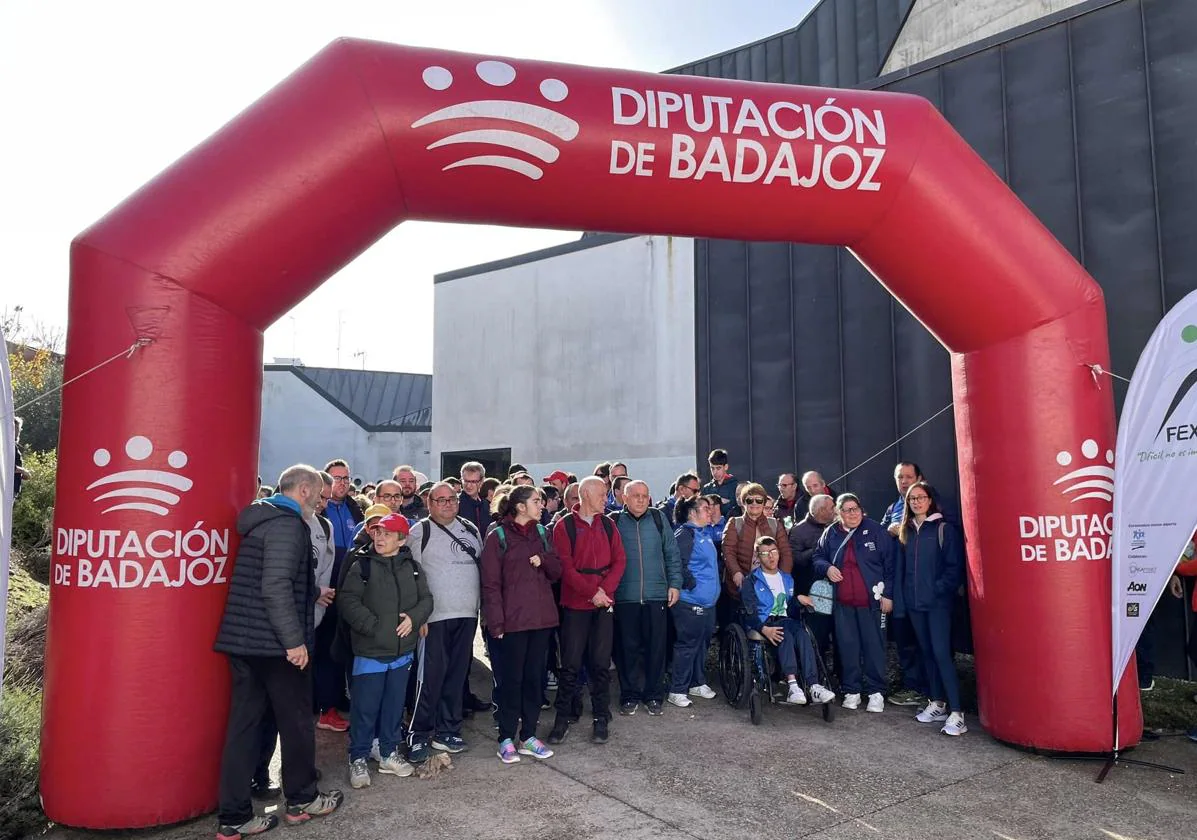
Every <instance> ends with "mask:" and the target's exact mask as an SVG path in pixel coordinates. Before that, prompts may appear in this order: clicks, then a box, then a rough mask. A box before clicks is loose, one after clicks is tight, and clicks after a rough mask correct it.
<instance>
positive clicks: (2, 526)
mask: <svg viewBox="0 0 1197 840" xmlns="http://www.w3.org/2000/svg"><path fill="white" fill-rule="evenodd" d="M0 347H3V349H4V352H3V353H0V596H3V602H4V603H5V604H7V603H8V554H9V552H10V551H11V550H12V502H13V486H14V484H15V482H16V477H17V470H16V466H17V465H16V455H17V450H16V443H17V441H16V431H17V430H16V428H15V425H14V423H13V410H12V376H11V375H10V374H9V371H8V344H7V343H6V342H5V340H4V333H3V332H0ZM7 613H8V610H2V611H0V683H3V682H4V639H5V638H6V637H7V634H8V628H7V627H6V626H5V618H6V616H7Z"/></svg>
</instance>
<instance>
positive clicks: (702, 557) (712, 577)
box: [674, 522, 719, 608]
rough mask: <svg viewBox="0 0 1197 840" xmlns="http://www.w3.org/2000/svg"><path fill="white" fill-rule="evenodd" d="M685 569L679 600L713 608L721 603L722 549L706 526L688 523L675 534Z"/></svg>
mask: <svg viewBox="0 0 1197 840" xmlns="http://www.w3.org/2000/svg"><path fill="white" fill-rule="evenodd" d="M674 538H675V539H676V540H677V548H678V555H679V556H680V558H681V565H682V586H681V594H680V595H679V596H678V600H680V601H685V602H686V603H687V604H693V605H694V606H696V607H704V608H707V607H713V606H715V602H716V601H717V600H719V549H718V547H717V546H716V545H715V541H714V540H712V539H711V535H710V533H709V532H708V531H707V529H706V527H705V526H699V525H695V524H694V523H692V522H687V523H686V524H685V525H683V526H682V527H680V528H678V529H677V531H676V532H675V533H674Z"/></svg>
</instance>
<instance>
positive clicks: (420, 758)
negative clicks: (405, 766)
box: [407, 741, 428, 764]
mask: <svg viewBox="0 0 1197 840" xmlns="http://www.w3.org/2000/svg"><path fill="white" fill-rule="evenodd" d="M407 760H408V761H410V762H411V763H412V764H423V763H424V762H425V761H427V760H428V743H427V742H426V741H414V742H413V743H412V745H411V747H410V748H409V749H408V751H407Z"/></svg>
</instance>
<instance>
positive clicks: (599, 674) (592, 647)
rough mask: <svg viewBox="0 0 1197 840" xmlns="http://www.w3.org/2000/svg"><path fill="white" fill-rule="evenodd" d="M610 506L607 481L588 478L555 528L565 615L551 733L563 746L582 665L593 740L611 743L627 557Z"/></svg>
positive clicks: (553, 741) (552, 738) (552, 737)
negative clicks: (616, 640) (574, 506)
mask: <svg viewBox="0 0 1197 840" xmlns="http://www.w3.org/2000/svg"><path fill="white" fill-rule="evenodd" d="M606 503H607V483H606V482H605V481H604V480H603V479H601V478H599V477H598V476H593V475H592V476H587V477H586V478H584V479H582V482H581V487H580V489H579V501H578V510H577V511H575V512H571V513H567V514H566V515H565V516H563V517H562V518H561V520H560V521H559V522H558V523H557V524H556V525H555V526H554V527H553V547H554V548H555V549H556V551H557V556H558V557H560V558H561V607H562V617H561V629H560V637H561V643H560V644H561V675H560V677H559V678H558V684H557V704H556V705H557V719H556V721H555V722H554V723H553V731H552V732H551V733H550V734H549V743H550V744H560V743H561V742H562V741H564V740H565V736H566V733H567V732H568V731H569V725H570V715H571V713H572V711H573V700H574V693H575V691H576V688H577V681H578V671H579V670H581V668H582V662H583V661H585V662H586V670H587V673H588V674H589V680H590V708H591V712H592V713H593V715H594V728H593V731H592V734H591V740H592V741H594V742H595V743H597V744H605V743H606V742H607V734H608V721H609V720H610V718H611V698H610V682H611V674H610V667H611V645H612V642H613V633H614V606H615V590H616V589H617V588H618V586H619V581H620V578H622V577H623V571H624V566H625V565H626V562H627V559H626V556H625V555H624V547H623V541H622V540H621V539H620V537H619V531H618V530H617V529H616V527H615V523H613V522H612V521H611V520H610V519H608V518H607V517H606V516H604V515H603V508H604V507H605V506H606Z"/></svg>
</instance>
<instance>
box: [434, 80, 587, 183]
mask: <svg viewBox="0 0 1197 840" xmlns="http://www.w3.org/2000/svg"><path fill="white" fill-rule="evenodd" d="M474 70H475V72H476V73H477V74H478V78H479V79H481V80H482V81H483V82H485V83H486V84H488V85H490V86H491V87H506V86H507V85H509V84H511V83H512V82H514V81H515V76H516V71H515V68H514V67H512V66H511V65H510V64H508V63H506V62H504V61H480V62H478V66H477V67H475V68H474ZM423 79H424V84H425V85H426V86H427V87H429V88H431V89H432V90H448V89H449V88H450V87H451V86H452V85H453V74H452V73H451V72H449V70H447V69H446V68H444V67H436V66H433V67H426V68H424V74H423ZM540 95H541V96H543V97H544V98H545V99H546V100H547V101H549V102H561V101H563V100H564V99H565V98H566V97H567V96H569V87H568V86H566V84H565V82H563V81H561V80H559V79H545V80H544V81H542V82H541V83H540ZM479 118H481V119H490V120H501V121H503V122H507V123H515V124H516V125H517V126H529V127H531V128H538V129H540V130H541V131H543V132H545V133H546V134H551V135H553V136H554V137H556V138H558V139H560V140H562V141H563V142H566V143H568V142H570V141H571V140H573V139H574V138H575V137H577V136H578V123H577V122H576V121H575V120H572V119H570V118H569V117H567V116H565V114H562V113H559V112H557V111H554V110H553V109H551V108H546V107H545V106H543V105H535V104H533V103H531V102H520V101H518V100H514V99H477V100H473V101H470V102H460V103H458V104H456V105H449V106H447V107H444V108H440V109H438V110H436V111H433V112H432V113H430V114H425V115H424V116H422V117H420V118H419V119H418V120H416V121H415V122H414V123H412V124H411V127H412V128H420V127H422V126H425V125H432V124H434V123H439V122H446V121H449V120H459V119H479ZM466 143H469V144H474V145H478V144H482V145H487V146H498V147H499V148H500V149H504V150H510V151H513V152H520V153H522V154H524V155H527V156H528V157H531V158H535V159H536V160H537V161H539V162H540V163H541V164H551V163H554V162H556V160H557V158H558V157H560V154H561V152H560V150H559V149H558V148H557V147H556V146H554V145H553V144H552V143H550V142H548V141H546V140H543V139H541V138H539V137H535V136H533V135H531V134H527V133H524V132H522V131H516V130H512V129H509V128H494V129H475V130H472V131H459V132H457V133H456V134H450V135H448V136H446V137H442V138H441V139H440V140H437V141H435V142H433V143H430V144H429V145H428V146H426V147H425V148H427V149H428V150H432V149H439V148H443V147H447V146H456V145H461V144H466ZM469 166H489V167H492V168H495V169H506V170H507V171H508V172H515V173H518V174H520V175H523V176H524V177H526V178H531V179H532V180H533V181H538V180H540V179H541V178H542V177H544V169H543V168H542V167H541V166H540V165H539V164H537V163H534V162H533V161H530V160H526V159H524V158H519V157H513V156H512V155H508V154H489V155H471V156H468V157H461V158H459V159H457V160H455V161H452V162H451V163H449V164H448V165H446V166H444V167H442V168H441V171H442V172H447V171H449V170H450V169H460V168H461V167H469Z"/></svg>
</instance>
